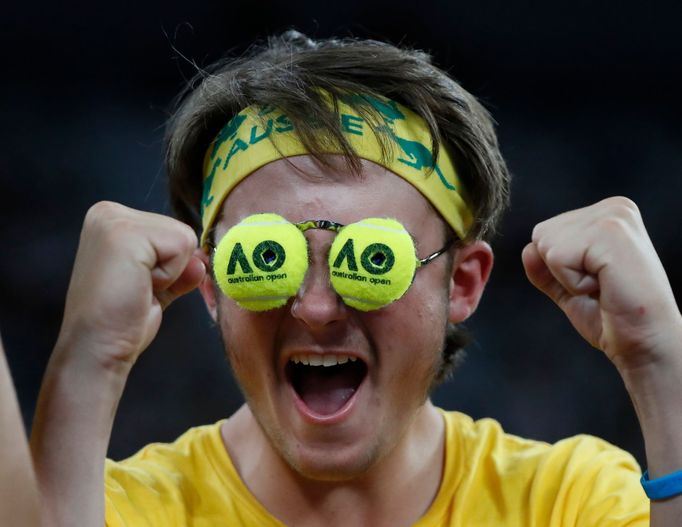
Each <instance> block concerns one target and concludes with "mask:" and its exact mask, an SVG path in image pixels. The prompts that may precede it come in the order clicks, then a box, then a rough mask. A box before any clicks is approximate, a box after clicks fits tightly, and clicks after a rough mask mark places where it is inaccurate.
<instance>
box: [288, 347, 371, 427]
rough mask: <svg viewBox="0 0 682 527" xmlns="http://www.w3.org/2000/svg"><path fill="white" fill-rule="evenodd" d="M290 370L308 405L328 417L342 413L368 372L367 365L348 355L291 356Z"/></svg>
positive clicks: (314, 411) (295, 389)
mask: <svg viewBox="0 0 682 527" xmlns="http://www.w3.org/2000/svg"><path fill="white" fill-rule="evenodd" d="M286 373H287V377H288V379H289V382H290V383H291V386H292V387H293V388H294V391H295V392H296V394H297V395H298V396H299V398H300V399H301V401H303V403H304V404H305V405H306V406H307V407H308V409H309V410H310V411H311V412H312V413H313V414H317V415H320V416H325V417H326V416H331V415H334V414H336V413H338V412H339V411H340V410H341V409H342V408H343V407H344V406H345V405H346V403H347V402H348V401H349V400H350V399H351V397H353V395H354V394H355V392H356V391H357V390H358V387H359V386H360V384H362V381H363V379H364V378H365V376H366V375H367V365H366V364H365V363H364V362H363V361H362V360H360V359H358V358H357V357H350V356H347V355H334V354H331V353H327V354H324V355H319V354H301V355H296V356H294V357H292V358H291V360H290V361H289V363H288V364H287V368H286Z"/></svg>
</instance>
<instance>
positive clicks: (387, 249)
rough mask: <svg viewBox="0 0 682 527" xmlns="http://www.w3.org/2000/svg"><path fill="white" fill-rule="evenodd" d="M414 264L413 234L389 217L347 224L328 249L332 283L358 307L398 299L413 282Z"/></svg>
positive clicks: (374, 306)
mask: <svg viewBox="0 0 682 527" xmlns="http://www.w3.org/2000/svg"><path fill="white" fill-rule="evenodd" d="M416 268H417V255H416V252H415V248H414V243H413V242H412V238H411V237H410V234H409V233H408V232H407V231H406V230H405V227H403V226H402V224H400V223H399V222H398V221H396V220H392V219H387V218H367V219H364V220H362V221H359V222H357V223H352V224H350V225H346V226H345V227H344V228H343V229H341V231H339V234H338V235H337V236H336V238H335V239H334V242H333V243H332V246H331V249H330V250H329V270H330V280H331V283H332V287H333V288H334V289H335V290H336V292H337V293H338V294H339V295H340V296H341V298H342V299H343V301H344V302H345V303H346V304H347V305H349V306H351V307H353V308H355V309H358V310H360V311H370V310H372V309H379V308H381V307H384V306H385V305H387V304H390V303H391V302H393V301H395V300H398V299H399V298H400V297H401V296H403V294H405V291H407V289H408V288H409V287H410V285H411V284H412V279H413V278H414V273H415V271H416Z"/></svg>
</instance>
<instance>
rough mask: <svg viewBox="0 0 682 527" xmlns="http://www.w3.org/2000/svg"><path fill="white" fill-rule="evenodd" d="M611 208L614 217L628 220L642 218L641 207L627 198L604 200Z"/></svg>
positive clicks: (618, 197) (617, 197)
mask: <svg viewBox="0 0 682 527" xmlns="http://www.w3.org/2000/svg"><path fill="white" fill-rule="evenodd" d="M604 203H605V204H606V205H607V206H608V207H609V211H610V212H611V213H612V214H613V215H614V216H618V217H622V218H626V219H632V218H638V217H639V216H640V212H639V207H637V204H636V203H635V202H634V201H632V200H631V199H630V198H626V197H625V196H614V197H611V198H607V199H605V200H604Z"/></svg>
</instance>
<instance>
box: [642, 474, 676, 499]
mask: <svg viewBox="0 0 682 527" xmlns="http://www.w3.org/2000/svg"><path fill="white" fill-rule="evenodd" d="M640 482H641V483H642V487H644V492H645V493H646V495H647V496H648V497H649V499H650V500H665V499H667V498H672V497H673V496H677V495H678V494H682V470H678V471H677V472H673V473H672V474H668V475H667V476H662V477H660V478H656V479H649V471H648V470H645V471H644V474H642V479H641V480H640Z"/></svg>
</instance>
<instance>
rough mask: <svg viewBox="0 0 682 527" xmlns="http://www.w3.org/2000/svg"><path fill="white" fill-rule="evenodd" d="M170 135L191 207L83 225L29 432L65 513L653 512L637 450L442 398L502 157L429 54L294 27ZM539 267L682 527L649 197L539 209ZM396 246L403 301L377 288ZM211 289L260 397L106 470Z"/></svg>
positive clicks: (620, 516)
mask: <svg viewBox="0 0 682 527" xmlns="http://www.w3.org/2000/svg"><path fill="white" fill-rule="evenodd" d="M168 144H169V146H168V157H167V162H168V170H169V176H170V182H171V194H172V199H173V203H174V205H175V208H176V210H177V212H178V214H179V216H180V218H181V219H182V220H184V221H185V222H187V223H188V224H189V225H191V226H192V227H193V229H192V228H190V227H188V226H187V225H185V224H183V223H180V222H178V221H175V220H172V219H170V218H166V217H163V216H159V215H156V214H149V213H144V212H139V211H134V210H130V209H127V208H125V207H123V206H121V205H117V204H112V203H101V204H98V205H96V206H94V207H93V208H92V209H91V210H90V211H89V212H88V215H87V217H86V219H85V223H84V227H83V233H82V236H81V243H80V247H79V250H78V255H77V258H76V263H75V266H74V272H73V277H72V282H71V285H70V288H69V293H68V297H67V302H66V309H65V316H64V323H63V327H62V330H61V333H60V337H59V340H58V343H57V345H56V348H55V351H54V353H53V356H52V359H51V361H50V365H49V367H48V371H47V373H46V377H45V380H44V383H43V388H42V391H41V397H40V401H39V406H38V412H37V415H36V421H35V425H34V433H33V437H32V446H33V451H34V455H35V458H36V466H37V471H38V475H39V480H40V485H41V489H42V491H43V493H44V495H45V497H46V500H47V503H48V506H49V507H50V512H51V515H52V516H53V517H54V518H56V519H57V520H58V524H59V525H91V524H92V525H96V524H101V523H102V519H103V518H105V519H106V523H107V525H111V526H115V525H116V526H117V525H164V526H166V525H196V526H199V525H201V526H206V525H259V526H260V525H273V526H274V525H282V524H285V525H296V526H299V525H302V526H308V525H311V526H312V525H325V526H329V525H332V526H333V525H373V526H374V525H391V526H393V525H419V526H432V525H543V526H544V525H552V526H554V525H599V526H604V525H646V524H647V522H648V519H649V518H648V509H649V503H648V501H647V499H646V497H645V495H644V492H643V490H642V488H641V487H640V485H639V476H640V473H639V469H638V467H637V466H636V463H635V462H634V461H633V459H632V458H631V457H630V456H629V455H628V454H626V453H624V452H622V451H619V450H618V449H615V448H614V447H612V446H610V445H607V444H605V443H604V442H602V441H600V440H598V439H595V438H589V437H576V438H570V439H567V440H565V441H562V442H559V443H557V444H556V445H546V444H544V443H538V442H533V441H529V440H523V439H520V438H515V437H511V436H507V435H505V434H504V433H503V432H502V430H501V429H500V427H499V425H497V424H496V423H494V422H492V421H490V420H482V421H479V422H477V423H473V422H472V421H471V420H470V419H469V418H467V417H466V416H463V415H461V414H458V413H446V412H443V411H441V410H439V409H437V408H435V407H434V406H433V405H432V404H431V403H430V402H429V393H430V390H431V388H432V387H433V386H434V385H435V384H436V383H438V382H439V381H441V380H442V379H443V378H444V377H445V376H447V373H448V371H449V370H450V369H451V367H452V365H453V364H454V362H455V360H456V357H457V354H458V350H459V348H460V347H461V345H462V344H463V338H462V336H461V335H460V334H459V332H458V330H457V328H456V325H457V324H458V323H461V322H463V321H464V320H466V319H467V318H468V317H469V316H471V314H472V313H473V312H474V311H475V309H476V307H477V305H478V301H479V299H480V297H481V295H482V293H483V290H484V287H485V284H486V282H487V279H488V276H489V273H490V270H491V268H492V261H493V256H492V251H491V249H490V246H489V245H488V243H487V241H486V240H487V239H489V237H490V236H491V234H492V233H493V232H494V230H495V226H496V222H497V219H498V218H499V215H500V213H501V211H502V210H503V208H504V206H505V205H506V201H507V195H508V174H507V170H506V167H505V165H504V161H503V160H502V157H501V156H500V153H499V150H498V147H497V140H496V137H495V134H494V131H493V126H492V124H491V120H490V118H489V116H488V114H487V112H486V111H485V110H484V109H483V108H482V107H481V106H480V105H479V104H478V103H477V102H476V100H475V99H474V98H473V97H472V96H471V95H470V94H468V93H467V92H465V91H464V90H463V89H462V88H461V87H460V86H459V85H458V84H457V83H455V82H454V81H453V80H452V79H450V78H449V77H447V76H446V75H445V74H444V73H443V72H442V71H440V70H438V69H437V68H435V67H434V66H432V65H431V64H430V62H429V59H428V57H427V56H426V55H424V54H422V53H420V52H415V51H409V50H400V49H397V48H394V47H392V46H388V45H385V44H380V43H375V42H364V41H353V40H345V41H337V40H330V41H323V42H313V41H310V40H308V39H306V38H305V37H303V36H301V35H299V34H295V33H289V34H285V35H284V36H283V37H281V38H277V39H272V40H271V41H270V42H269V43H268V45H267V46H265V47H264V48H262V49H255V50H253V51H252V52H251V53H250V54H249V55H248V56H246V57H242V58H240V59H238V60H236V61H233V62H229V63H226V64H222V65H219V66H217V67H216V69H215V70H214V71H212V72H205V73H202V75H201V76H200V77H199V79H198V80H197V83H196V85H195V86H193V87H192V90H190V91H189V93H188V94H186V96H185V97H184V98H183V100H182V101H181V103H180V106H179V109H178V111H177V113H176V115H175V117H174V119H173V120H172V122H171V126H170V132H169V143H168ZM263 214H265V216H262V215H263ZM194 230H196V231H197V232H199V233H200V240H199V247H200V249H198V250H197V249H196V245H197V238H196V235H195V233H194ZM351 232H352V233H354V234H353V236H351V235H350V234H349V233H351ZM235 233H236V234H235ZM281 233H285V234H281ZM259 236H260V237H259ZM301 236H303V237H304V239H303V248H302V249H296V250H293V249H292V248H293V247H295V246H296V244H297V243H298V242H296V241H295V240H297V239H298V240H300V239H301V238H300V237H301ZM390 236H393V237H397V238H399V239H401V240H403V241H405V240H408V242H406V243H407V245H408V246H409V247H408V248H407V249H406V248H405V247H403V248H401V249H400V250H398V248H397V245H392V244H393V242H392V241H389V237H390ZM397 238H395V239H397ZM390 239H391V240H393V239H394V238H390ZM230 240H232V241H230ZM337 240H341V242H340V243H337ZM349 240H351V242H352V243H351V242H349ZM401 243H402V242H401ZM226 244H227V245H226ZM413 244H414V245H413ZM306 245H307V248H306ZM410 250H411V251H412V252H411V253H410ZM523 261H524V265H525V268H526V272H527V274H528V277H529V279H530V280H531V282H532V283H533V284H534V285H536V286H537V287H538V288H540V289H541V290H542V291H544V292H545V293H547V294H548V295H549V296H550V297H551V298H552V299H553V300H554V301H555V302H556V303H557V304H558V305H559V307H560V308H561V309H563V310H564V312H565V313H566V315H567V316H568V317H569V319H570V320H571V322H572V323H573V325H574V326H575V327H576V329H577V330H578V331H579V332H580V333H581V335H582V336H583V337H584V338H586V339H587V340H588V341H589V342H590V343H591V344H593V345H594V346H596V347H598V348H599V349H601V350H603V351H604V353H606V354H607V356H608V357H609V358H610V359H611V360H612V362H613V363H614V365H615V366H616V368H617V369H618V371H619V373H620V374H621V375H622V377H623V379H624V381H625V384H626V387H627V389H628V391H629V393H630V395H631V397H632V399H633V402H634V404H635V407H636V410H637V414H638V417H639V419H640V422H641V425H642V430H643V433H644V437H645V440H646V448H647V461H648V469H649V474H648V477H649V478H650V481H649V482H647V483H646V485H647V492H649V494H650V495H651V496H653V499H652V501H651V519H652V523H654V524H656V525H677V523H678V521H679V518H680V517H682V501H681V500H682V498H679V497H676V496H677V495H678V494H679V493H680V492H682V485H680V481H679V480H678V475H673V476H671V477H668V478H667V479H662V477H664V476H666V475H669V474H671V473H673V472H675V471H677V470H679V469H680V468H682V449H681V448H680V445H679V442H680V441H679V439H678V438H679V437H680V436H681V434H682V416H681V415H680V413H679V412H678V410H677V409H678V408H679V403H680V402H682V393H681V389H680V386H679V384H680V383H679V382H678V379H679V376H680V373H681V372H682V357H681V356H680V350H679V347H680V342H682V320H681V317H680V313H679V310H678V308H677V306H676V304H675V301H674V298H673V295H672V292H671V290H670V286H669V284H668V281H667V278H666V276H665V273H664V271H663V269H662V267H661V264H660V262H659V260H658V258H657V256H656V253H655V251H654V249H653V247H652V245H651V242H650V241H649V239H648V237H647V234H646V231H645V229H644V226H643V225H642V222H641V218H640V216H639V213H638V211H637V208H636V206H635V205H634V204H633V203H632V202H630V201H629V200H627V199H625V198H611V199H608V200H605V201H602V202H600V203H598V204H595V205H592V206H589V207H586V208H584V209H580V210H576V211H572V212H568V213H566V214H563V215H561V216H558V217H556V218H553V219H551V220H549V221H547V222H544V223H542V224H540V225H538V226H537V227H536V228H535V230H534V231H533V234H532V240H531V242H530V243H529V244H528V246H527V247H526V248H525V250H524V252H523ZM284 265H287V266H289V267H286V269H287V273H278V274H277V275H276V274H274V270H279V269H284V267H282V266H284ZM410 265H411V266H412V267H409V266H410ZM301 266H302V267H301ZM394 266H395V267H396V268H398V266H403V267H400V268H401V269H408V271H407V272H403V275H401V276H402V277H403V278H404V275H405V274H407V280H406V281H405V283H404V287H402V289H400V290H395V291H394V290H391V293H395V294H394V297H395V299H394V298H388V299H387V298H386V295H385V293H386V291H385V290H382V291H383V292H382V291H379V289H373V288H372V287H370V286H369V285H367V284H368V283H371V284H378V283H379V282H381V280H376V278H377V277H380V276H385V275H384V274H382V273H385V272H387V270H388V269H389V268H391V269H392V268H393V267H394ZM301 269H303V270H304V272H301V273H300V274H301V276H302V278H301V281H300V283H298V282H297V281H296V280H294V279H293V276H294V274H296V273H297V272H298V271H300V270H301ZM239 273H241V275H240V274H239ZM363 273H364V274H363ZM284 274H286V275H287V276H286V279H282V281H281V282H279V283H275V282H276V280H275V276H280V275H284ZM266 277H267V279H266ZM372 277H374V278H375V281H374V282H371V281H370V278H372ZM399 278H400V276H396V277H394V278H393V280H396V282H398V281H399ZM384 281H386V280H384ZM365 282H366V283H365ZM292 285H293V287H292V290H291V291H290V290H289V289H287V288H289V287H290V286H292ZM379 285H385V284H379ZM379 285H377V288H378V287H379ZM390 285H391V286H395V285H396V284H394V283H393V282H391V284H390ZM197 286H198V287H199V289H200V290H201V293H202V295H203V297H204V300H205V302H206V305H207V307H208V310H209V313H210V314H211V316H212V317H213V319H214V320H215V321H216V324H217V326H218V328H219V330H220V333H221V335H222V338H223V341H224V343H225V349H226V353H227V355H228V357H229V359H230V364H231V366H232V368H233V370H234V373H235V377H236V379H237V380H238V382H239V384H240V387H241V389H242V391H243V393H244V395H245V399H246V401H247V402H246V404H245V405H244V406H243V407H242V408H241V409H240V410H239V411H238V412H237V413H236V414H234V415H233V416H231V417H230V418H229V419H227V420H225V421H223V422H220V423H217V424H215V425H209V426H206V427H200V428H197V429H193V430H190V431H189V432H187V434H185V435H183V436H182V437H181V438H180V439H178V441H177V442H176V443H174V444H172V445H151V446H149V447H148V448H146V449H144V450H143V451H141V452H140V453H139V454H138V455H136V456H134V457H133V458H131V459H130V460H127V461H124V462H121V463H114V462H109V461H108V462H107V463H106V467H105V463H104V457H105V454H106V447H107V442H108V438H109V434H110V430H111V426H112V421H113V416H114V413H115V409H116V404H117V402H118V400H119V398H120V395H121V393H122V390H123V387H124V384H125V380H126V378H127V375H128V373H129V371H130V369H131V368H132V366H133V364H134V363H135V360H136V359H137V357H138V356H139V355H140V353H141V352H142V351H143V350H144V349H145V348H146V346H147V345H148V344H149V343H150V341H151V340H152V339H153V338H154V335H155V334H156V332H157V330H158V328H159V324H160V323H161V318H162V312H163V308H164V307H165V306H167V305H168V304H169V303H170V302H172V301H173V300H174V299H176V298H177V297H179V296H181V295H182V294H184V293H186V292H188V291H190V290H192V289H193V288H195V287H197ZM271 286H272V287H271ZM266 287H267V288H266ZM391 300H394V301H391ZM264 308H269V309H264ZM103 481H104V482H105V484H104V487H105V488H103V484H102V482H103Z"/></svg>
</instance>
